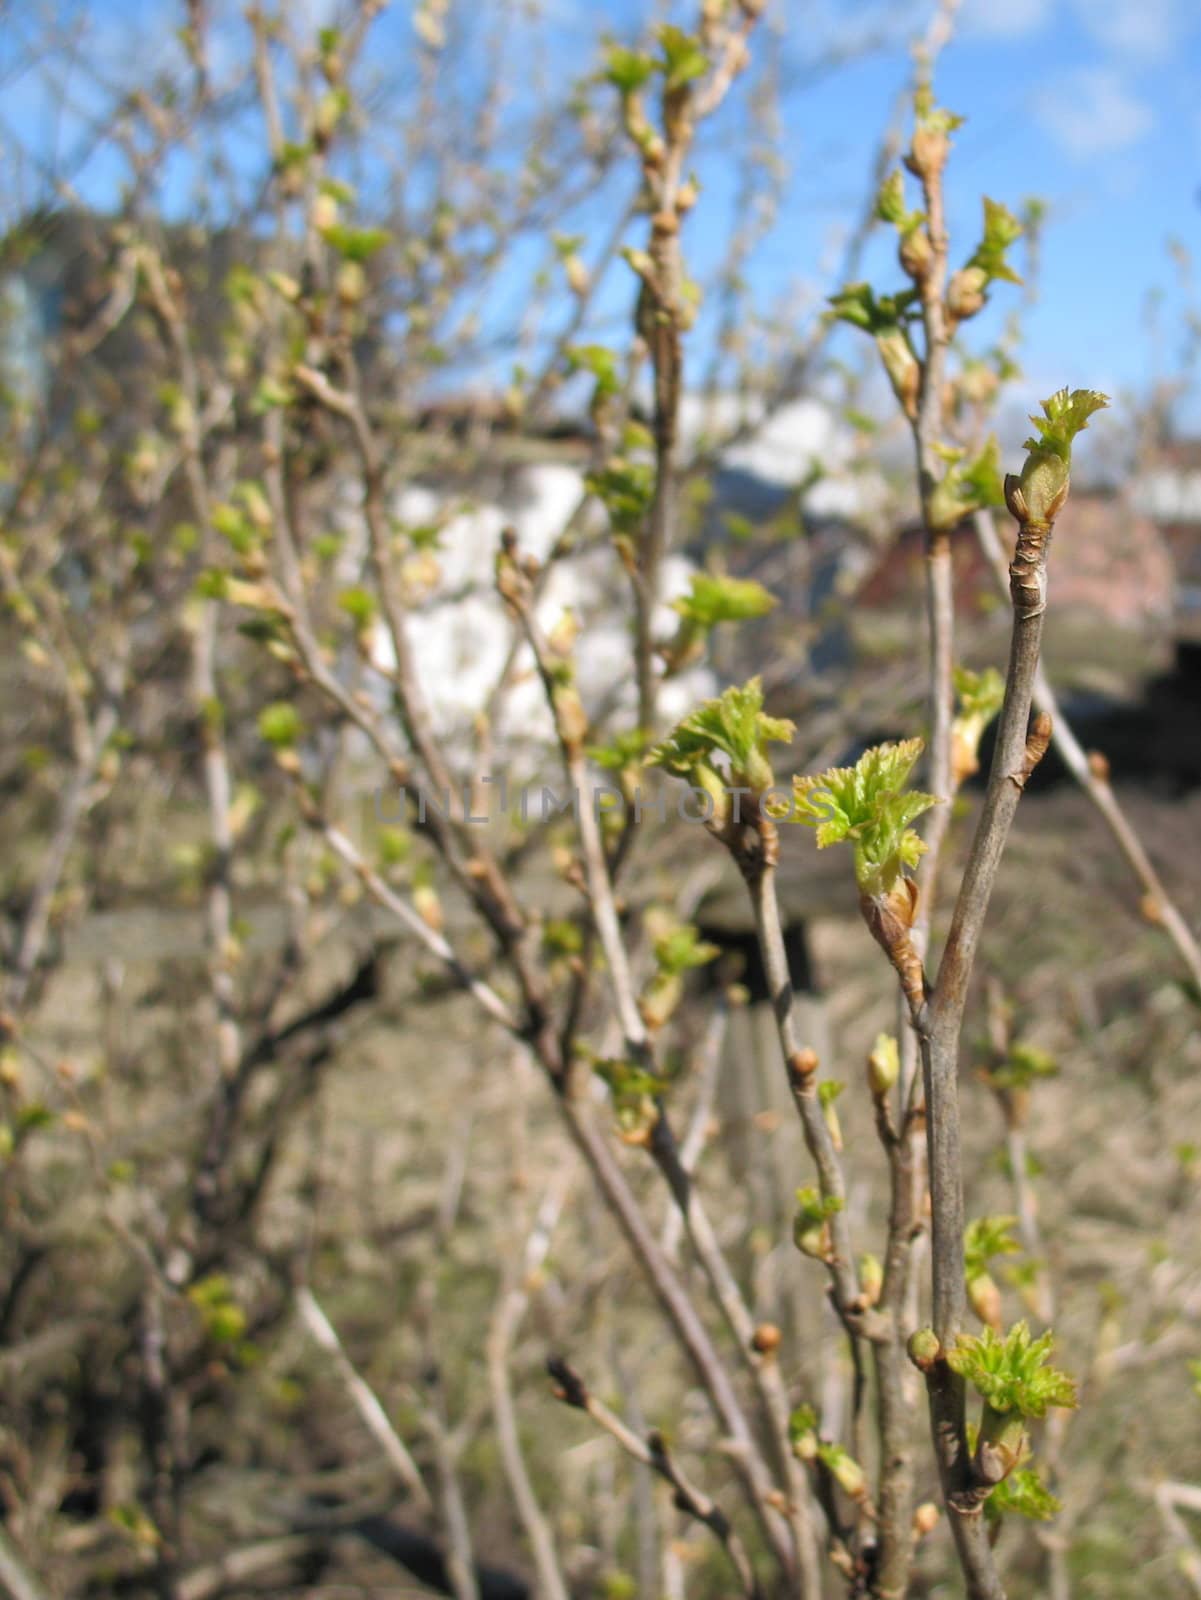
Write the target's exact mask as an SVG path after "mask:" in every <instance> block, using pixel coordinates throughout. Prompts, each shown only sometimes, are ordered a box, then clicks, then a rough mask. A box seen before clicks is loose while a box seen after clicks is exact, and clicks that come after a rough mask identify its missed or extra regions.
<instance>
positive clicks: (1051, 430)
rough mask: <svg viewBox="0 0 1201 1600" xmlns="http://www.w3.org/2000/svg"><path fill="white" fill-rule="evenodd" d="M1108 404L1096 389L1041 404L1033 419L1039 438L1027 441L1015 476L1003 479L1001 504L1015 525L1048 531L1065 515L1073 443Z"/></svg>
mask: <svg viewBox="0 0 1201 1600" xmlns="http://www.w3.org/2000/svg"><path fill="white" fill-rule="evenodd" d="M1108 404H1109V397H1108V395H1104V394H1100V393H1098V392H1097V391H1096V390H1095V389H1073V390H1071V392H1070V393H1069V391H1068V390H1067V389H1057V390H1056V391H1055V393H1054V394H1053V395H1051V396H1050V397H1049V398H1048V399H1046V400H1044V401H1043V412H1044V415H1043V416H1041V417H1036V416H1031V418H1030V420H1031V422H1033V424H1034V426H1035V428H1037V430H1038V437H1037V438H1030V439H1027V440H1026V445H1025V448H1026V450H1027V452H1028V454H1027V456H1026V462H1025V465H1024V466H1023V468H1022V470H1021V473H1020V474H1019V475H1016V476H1015V475H1014V474H1013V473H1010V474H1009V476H1008V477H1007V478H1006V479H1005V503H1006V504H1007V505H1008V507H1009V510H1010V513H1011V514H1012V515H1013V516H1014V517H1015V518H1016V519H1017V521H1018V522H1023V523H1034V524H1037V525H1041V526H1048V525H1050V524H1051V523H1052V522H1054V520H1055V518H1056V517H1057V516H1058V515H1059V513H1060V511H1061V510H1062V509H1063V503H1064V501H1065V500H1066V499H1067V497H1068V486H1069V483H1070V480H1071V466H1072V442H1073V440H1074V439H1075V437H1076V435H1077V434H1078V433H1081V432H1083V430H1084V429H1085V428H1086V427H1087V426H1088V419H1089V418H1090V417H1091V416H1092V415H1093V413H1094V412H1097V411H1101V410H1103V409H1104V407H1106V406H1107V405H1108Z"/></svg>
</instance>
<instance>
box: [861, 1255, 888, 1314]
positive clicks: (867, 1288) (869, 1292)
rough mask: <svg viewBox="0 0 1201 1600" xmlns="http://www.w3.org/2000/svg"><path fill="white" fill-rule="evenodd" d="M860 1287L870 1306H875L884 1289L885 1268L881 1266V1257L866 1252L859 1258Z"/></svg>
mask: <svg viewBox="0 0 1201 1600" xmlns="http://www.w3.org/2000/svg"><path fill="white" fill-rule="evenodd" d="M859 1287H860V1288H861V1289H862V1291H863V1298H864V1299H865V1300H866V1301H867V1303H868V1305H869V1306H874V1305H875V1304H876V1302H877V1300H879V1298H880V1291H881V1289H882V1288H883V1287H884V1268H883V1267H882V1266H881V1265H880V1258H879V1256H874V1255H872V1254H871V1253H870V1251H865V1252H864V1253H863V1255H861V1256H860V1257H859Z"/></svg>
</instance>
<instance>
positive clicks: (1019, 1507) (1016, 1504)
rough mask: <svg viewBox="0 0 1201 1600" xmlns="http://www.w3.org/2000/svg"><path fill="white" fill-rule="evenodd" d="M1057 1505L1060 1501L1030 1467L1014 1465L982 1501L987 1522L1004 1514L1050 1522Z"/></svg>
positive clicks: (994, 1520)
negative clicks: (1014, 1467) (1007, 1474)
mask: <svg viewBox="0 0 1201 1600" xmlns="http://www.w3.org/2000/svg"><path fill="white" fill-rule="evenodd" d="M1059 1509H1060V1502H1059V1501H1058V1500H1057V1499H1056V1497H1055V1496H1054V1495H1053V1494H1052V1493H1051V1491H1050V1490H1049V1489H1048V1488H1047V1486H1046V1484H1045V1483H1044V1482H1043V1481H1042V1479H1041V1478H1040V1477H1039V1475H1038V1473H1037V1472H1035V1471H1034V1470H1033V1468H1031V1467H1018V1468H1016V1469H1015V1470H1014V1471H1013V1472H1011V1473H1010V1474H1009V1476H1008V1477H1007V1478H1003V1479H1002V1480H1001V1482H1000V1483H999V1484H998V1485H997V1487H996V1488H995V1489H994V1490H993V1492H992V1493H991V1494H990V1495H989V1497H988V1499H987V1500H986V1501H985V1502H984V1515H985V1516H986V1517H987V1518H988V1520H989V1521H990V1522H999V1521H1000V1520H1001V1518H1002V1517H1004V1516H1008V1515H1013V1516H1017V1517H1028V1518H1029V1519H1030V1521H1031V1522H1050V1520H1051V1518H1052V1517H1053V1516H1055V1514H1056V1513H1057V1512H1058V1511H1059Z"/></svg>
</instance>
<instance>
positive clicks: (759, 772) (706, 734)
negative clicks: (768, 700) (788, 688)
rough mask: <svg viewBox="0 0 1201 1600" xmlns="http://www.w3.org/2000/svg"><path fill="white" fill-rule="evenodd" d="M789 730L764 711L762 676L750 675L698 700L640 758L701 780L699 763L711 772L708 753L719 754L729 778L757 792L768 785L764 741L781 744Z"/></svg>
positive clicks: (784, 722)
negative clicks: (737, 684)
mask: <svg viewBox="0 0 1201 1600" xmlns="http://www.w3.org/2000/svg"><path fill="white" fill-rule="evenodd" d="M795 732H796V729H795V727H794V725H793V724H792V723H791V722H788V721H787V720H785V719H784V718H782V717H770V716H768V715H767V714H766V713H765V712H764V710H763V685H762V682H761V680H760V679H758V678H752V679H751V680H750V682H749V683H747V684H745V685H743V687H742V688H737V687H731V688H729V689H727V690H726V691H725V693H724V694H722V695H720V696H719V697H718V698H717V699H716V700H706V701H705V703H704V704H703V705H701V706H698V707H697V709H696V710H695V711H693V712H691V713H690V714H689V715H688V716H687V717H685V718H684V720H683V721H682V722H681V723H679V724H678V725H677V727H676V728H675V729H674V731H673V732H672V733H671V734H669V736H668V737H667V738H666V739H664V740H663V742H662V743H661V744H658V745H656V746H655V748H654V749H653V750H652V751H651V752H650V754H649V755H648V756H647V758H646V759H647V764H648V765H649V766H656V767H665V768H666V769H667V771H669V772H674V773H676V774H677V776H680V777H685V776H695V777H696V778H697V779H698V780H699V781H703V780H704V776H705V770H703V769H707V771H708V773H709V774H710V775H712V774H713V758H714V757H715V756H718V755H720V756H724V757H725V759H726V760H727V761H728V763H729V766H730V772H731V775H732V777H733V778H734V781H735V782H736V783H745V784H746V785H747V786H748V787H749V788H751V789H752V790H754V791H755V792H756V793H761V792H762V791H763V790H765V789H770V788H771V786H772V770H771V763H770V761H769V760H768V757H767V746H768V744H770V743H778V744H787V743H788V742H789V740H791V738H792V736H793V734H794V733H795Z"/></svg>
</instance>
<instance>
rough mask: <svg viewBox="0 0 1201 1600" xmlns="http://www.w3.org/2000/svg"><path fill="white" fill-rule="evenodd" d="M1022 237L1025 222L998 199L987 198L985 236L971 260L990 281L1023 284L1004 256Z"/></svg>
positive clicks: (973, 265)
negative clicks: (1022, 222)
mask: <svg viewBox="0 0 1201 1600" xmlns="http://www.w3.org/2000/svg"><path fill="white" fill-rule="evenodd" d="M1021 236H1022V224H1021V223H1020V222H1019V221H1018V219H1017V218H1016V217H1015V216H1014V214H1013V212H1012V211H1010V210H1008V209H1007V208H1006V207H1005V206H1003V205H1001V204H999V202H997V201H996V200H990V199H989V198H988V196H987V195H985V197H984V235H983V237H982V238H981V240H980V243H979V244H978V245H977V246H976V251H975V254H974V255H973V256H972V259H971V260H970V261H969V262H968V265H969V266H970V267H978V268H979V269H980V270H981V271H982V272H983V273H984V276H985V280H986V281H987V282H989V283H991V282H992V281H993V279H995V278H999V279H1003V280H1004V282H1006V283H1021V281H1022V280H1021V279H1020V278H1019V277H1018V275H1017V273H1016V272H1014V270H1013V268H1012V267H1011V266H1010V265H1009V263H1008V262H1007V261H1006V259H1005V252H1006V250H1008V249H1009V246H1010V245H1011V244H1013V243H1014V242H1015V241H1016V240H1018V239H1020V238H1021Z"/></svg>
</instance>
